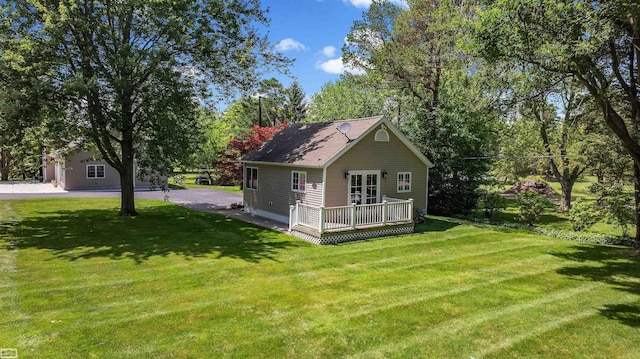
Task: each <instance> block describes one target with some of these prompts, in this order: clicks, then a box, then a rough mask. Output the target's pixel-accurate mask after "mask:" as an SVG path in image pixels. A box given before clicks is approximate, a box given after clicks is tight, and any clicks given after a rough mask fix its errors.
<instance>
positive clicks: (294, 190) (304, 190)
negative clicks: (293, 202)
mask: <svg viewBox="0 0 640 359" xmlns="http://www.w3.org/2000/svg"><path fill="white" fill-rule="evenodd" d="M296 173H297V174H298V189H295V188H294V184H295V180H294V179H295V177H294V175H295V174H296ZM300 175H304V189H302V190H301V189H300ZM291 191H293V192H297V193H305V192H306V191H307V171H291Z"/></svg>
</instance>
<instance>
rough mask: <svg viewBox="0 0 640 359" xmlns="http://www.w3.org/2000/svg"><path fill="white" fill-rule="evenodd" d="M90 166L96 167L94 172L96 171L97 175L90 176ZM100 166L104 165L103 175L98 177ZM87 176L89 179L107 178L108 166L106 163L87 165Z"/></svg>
mask: <svg viewBox="0 0 640 359" xmlns="http://www.w3.org/2000/svg"><path fill="white" fill-rule="evenodd" d="M89 167H94V172H95V173H96V176H95V177H89ZM98 167H102V177H98ZM84 174H85V177H86V178H87V179H92V180H95V179H105V178H107V166H105V165H87V167H86V168H85V172H84Z"/></svg>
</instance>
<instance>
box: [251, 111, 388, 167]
mask: <svg viewBox="0 0 640 359" xmlns="http://www.w3.org/2000/svg"><path fill="white" fill-rule="evenodd" d="M382 118H383V117H382V116H377V117H368V118H361V119H356V120H348V121H334V122H314V123H293V124H290V125H289V126H287V127H285V128H284V129H283V130H282V131H280V132H278V133H277V134H275V135H274V136H273V137H272V138H271V139H270V140H269V141H267V142H265V143H264V144H263V145H262V146H261V147H259V148H257V149H255V150H253V151H252V152H251V153H249V154H248V155H247V156H246V157H245V158H243V159H242V161H243V162H245V161H246V162H270V163H280V164H291V165H298V166H313V167H323V166H324V165H325V164H326V163H327V162H329V161H330V160H331V159H332V158H333V157H334V156H336V155H338V154H339V153H340V152H341V151H342V150H344V149H345V148H346V147H347V145H349V144H350V143H352V142H353V141H354V140H356V139H358V138H359V137H360V136H362V135H363V134H365V133H366V132H367V131H368V130H369V129H371V128H372V127H373V126H375V125H376V124H377V123H378V122H380V121H382ZM345 122H348V123H349V124H351V129H350V130H349V132H348V133H347V134H346V136H345V135H344V134H342V133H341V132H340V131H338V129H337V127H338V126H340V125H341V124H343V123H345ZM347 136H348V138H347Z"/></svg>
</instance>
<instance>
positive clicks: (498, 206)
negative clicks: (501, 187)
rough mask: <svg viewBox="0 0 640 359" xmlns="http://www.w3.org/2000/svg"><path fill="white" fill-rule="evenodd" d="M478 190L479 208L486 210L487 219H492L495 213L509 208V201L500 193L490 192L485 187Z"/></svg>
mask: <svg viewBox="0 0 640 359" xmlns="http://www.w3.org/2000/svg"><path fill="white" fill-rule="evenodd" d="M478 192H479V193H480V198H479V200H478V209H480V210H482V211H484V216H485V217H486V218H487V219H491V218H492V217H493V215H494V214H495V213H497V212H500V211H503V210H505V209H506V208H507V201H506V200H505V199H504V198H502V196H500V194H499V193H497V192H490V191H488V190H484V189H481V190H479V191H478Z"/></svg>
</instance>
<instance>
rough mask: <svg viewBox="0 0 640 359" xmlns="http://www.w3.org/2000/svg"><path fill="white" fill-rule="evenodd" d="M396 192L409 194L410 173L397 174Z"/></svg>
mask: <svg viewBox="0 0 640 359" xmlns="http://www.w3.org/2000/svg"><path fill="white" fill-rule="evenodd" d="M398 192H411V172H398Z"/></svg>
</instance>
